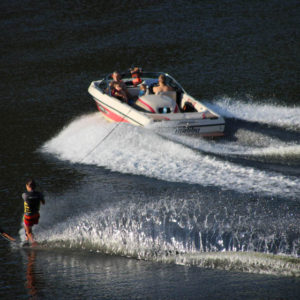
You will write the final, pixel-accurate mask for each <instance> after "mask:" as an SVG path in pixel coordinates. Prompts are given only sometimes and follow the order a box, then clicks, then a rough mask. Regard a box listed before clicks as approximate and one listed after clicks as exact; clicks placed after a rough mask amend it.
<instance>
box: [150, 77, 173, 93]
mask: <svg viewBox="0 0 300 300" xmlns="http://www.w3.org/2000/svg"><path fill="white" fill-rule="evenodd" d="M169 91H174V89H173V88H172V87H170V86H169V85H167V84H166V76H165V75H164V74H160V75H159V77H158V86H154V87H153V93H154V94H156V95H157V94H159V93H162V92H169Z"/></svg>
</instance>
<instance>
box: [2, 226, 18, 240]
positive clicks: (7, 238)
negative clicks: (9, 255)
mask: <svg viewBox="0 0 300 300" xmlns="http://www.w3.org/2000/svg"><path fill="white" fill-rule="evenodd" d="M0 235H1V236H2V237H3V238H4V239H6V240H7V241H9V242H15V241H16V239H15V238H13V237H12V236H10V235H9V234H7V233H6V232H5V231H4V230H3V229H1V228H0Z"/></svg>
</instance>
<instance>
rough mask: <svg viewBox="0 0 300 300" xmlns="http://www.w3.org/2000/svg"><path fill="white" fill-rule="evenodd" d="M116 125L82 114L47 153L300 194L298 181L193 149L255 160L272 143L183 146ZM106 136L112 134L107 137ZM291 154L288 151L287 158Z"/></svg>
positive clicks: (228, 186)
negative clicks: (254, 145)
mask: <svg viewBox="0 0 300 300" xmlns="http://www.w3.org/2000/svg"><path fill="white" fill-rule="evenodd" d="M112 126H116V125H115V124H108V123H106V122H105V121H104V120H102V119H101V118H100V117H99V115H98V114H91V115H86V116H83V117H81V118H79V119H77V120H75V121H73V122H72V123H71V124H69V125H68V126H67V127H66V128H64V129H63V130H62V131H61V132H60V133H59V134H58V135H57V136H56V137H54V138H53V139H51V140H50V141H48V142H47V143H46V144H45V145H44V146H43V147H42V151H44V152H48V153H51V154H54V155H55V156H57V157H58V158H59V159H62V160H67V161H70V162H72V163H84V164H90V165H96V166H100V167H104V168H107V169H110V170H112V171H117V172H121V173H130V174H135V175H143V176H147V177H151V178H157V179H160V180H166V181H171V182H183V183H191V184H200V185H203V186H215V187H219V188H221V189H223V190H232V189H233V190H235V191H237V192H241V193H250V194H253V193H259V194H263V195H271V196H279V197H285V198H291V199H297V198H299V196H300V191H299V188H298V187H299V184H300V179H299V178H298V177H294V176H287V175H285V174H281V173H278V172H272V171H267V170H262V169H257V168H255V167H252V166H243V165H241V164H239V163H238V162H231V161H228V160H224V159H222V157H215V156H212V155H207V154H206V153H201V151H194V149H199V150H206V151H207V152H210V153H222V154H224V153H226V151H227V152H228V153H229V152H231V153H237V154H241V153H245V150H246V152H247V151H248V153H250V154H252V155H256V156H259V155H272V156H274V152H275V148H273V146H272V145H271V146H269V147H267V148H260V149H259V148H256V149H250V148H249V147H248V148H245V147H246V146H243V145H239V144H235V143H232V142H231V143H229V144H227V142H224V143H223V144H222V143H221V144H218V143H215V142H211V143H209V142H204V141H203V140H202V139H197V140H196V139H190V140H187V142H186V143H185V145H182V144H181V143H177V142H174V141H172V140H169V139H165V138H163V137H162V136H160V135H157V134H156V133H155V132H153V131H152V130H147V129H145V128H139V127H134V126H131V125H127V124H121V125H120V126H118V127H117V128H116V130H114V131H113V132H112V133H111V134H110V132H111V128H112ZM107 134H110V135H109V136H108V137H107ZM104 139H105V141H104V142H103V143H101V141H102V140H104ZM99 141H100V143H99ZM191 141H193V143H194V144H192V142H191ZM186 145H188V147H187V146H186ZM282 145H283V146H284V144H282ZM95 146H97V147H96V148H95ZM284 147H285V148H284V150H283V149H280V150H279V151H281V153H282V151H294V153H295V156H296V157H298V155H299V146H298V145H297V144H295V145H294V146H293V145H288V148H286V145H285V146H284ZM91 149H93V151H92V152H91ZM277 149H278V145H277ZM287 149H288V150H287ZM263 151H265V153H264V152H263ZM276 151H277V150H276ZM290 153H291V152H288V154H287V157H288V156H289V154H290ZM87 154H88V155H87ZM276 155H279V157H280V155H281V154H280V152H276Z"/></svg>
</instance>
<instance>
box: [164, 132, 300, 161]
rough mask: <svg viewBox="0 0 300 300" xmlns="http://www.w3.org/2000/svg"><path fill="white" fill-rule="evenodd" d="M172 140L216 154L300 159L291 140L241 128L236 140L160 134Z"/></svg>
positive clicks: (299, 151)
mask: <svg viewBox="0 0 300 300" xmlns="http://www.w3.org/2000/svg"><path fill="white" fill-rule="evenodd" d="M161 135H162V136H166V137H167V138H169V139H171V140H172V141H176V142H178V143H181V144H183V145H186V146H189V147H191V148H192V149H195V150H200V151H204V152H207V153H213V154H218V155H229V156H232V155H233V156H241V157H250V156H252V157H265V158H267V157H272V158H278V159H279V158H280V159H282V163H286V161H287V160H289V159H298V160H299V159H300V145H299V144H297V143H295V142H291V143H286V142H282V141H281V140H279V139H276V138H270V137H266V136H264V135H262V134H260V133H253V132H248V131H245V130H241V132H239V133H238V134H237V135H236V136H237V137H238V141H237V142H228V141H226V140H225V141H218V142H214V141H208V140H206V139H199V138H194V137H190V136H179V135H175V134H172V133H170V134H168V133H165V134H161Z"/></svg>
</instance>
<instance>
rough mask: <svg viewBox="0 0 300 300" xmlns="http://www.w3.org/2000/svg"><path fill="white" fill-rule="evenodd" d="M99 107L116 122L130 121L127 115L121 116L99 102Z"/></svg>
mask: <svg viewBox="0 0 300 300" xmlns="http://www.w3.org/2000/svg"><path fill="white" fill-rule="evenodd" d="M97 108H98V110H99V111H100V112H101V113H103V114H104V115H105V117H107V118H109V119H111V120H112V121H114V122H124V123H129V122H128V121H127V120H126V119H125V117H121V116H119V115H117V114H116V113H113V112H112V111H110V110H109V109H107V108H106V107H105V106H102V105H100V104H99V103H97Z"/></svg>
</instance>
